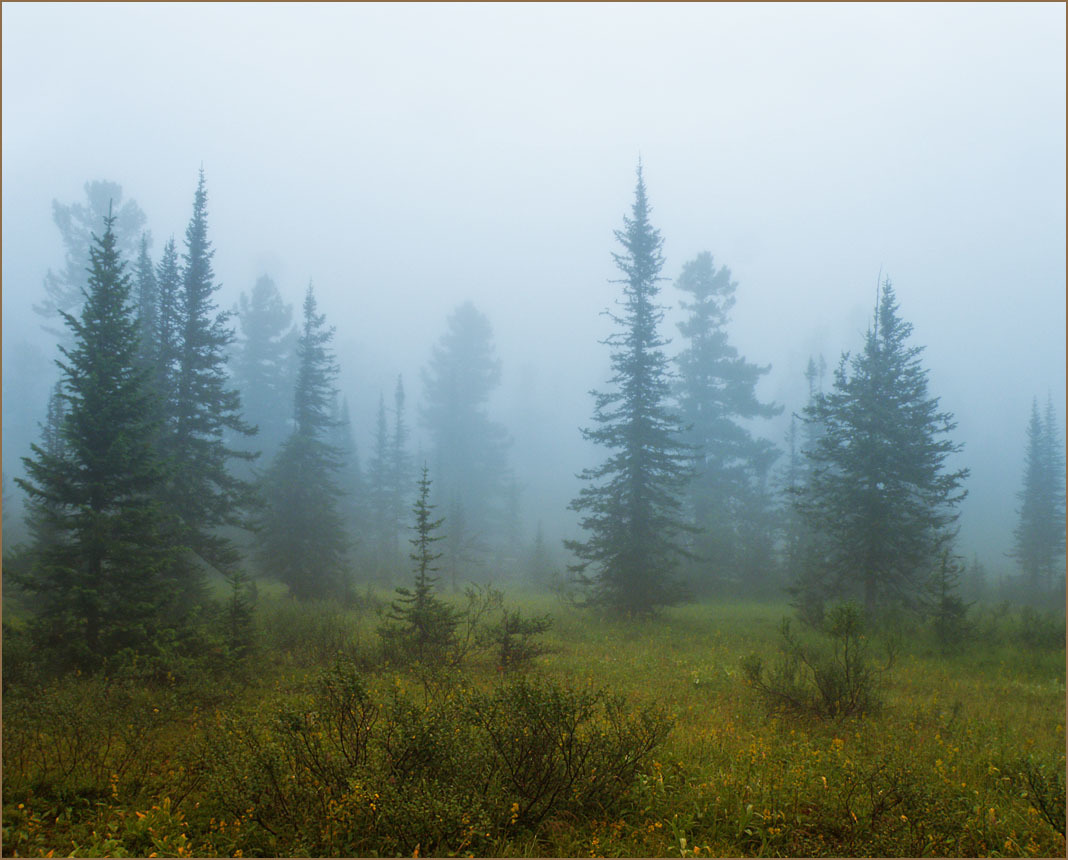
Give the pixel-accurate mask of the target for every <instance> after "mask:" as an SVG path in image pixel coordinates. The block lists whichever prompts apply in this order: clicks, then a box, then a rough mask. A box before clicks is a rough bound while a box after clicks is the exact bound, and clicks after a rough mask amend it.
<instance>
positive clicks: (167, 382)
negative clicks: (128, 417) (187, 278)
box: [152, 236, 182, 435]
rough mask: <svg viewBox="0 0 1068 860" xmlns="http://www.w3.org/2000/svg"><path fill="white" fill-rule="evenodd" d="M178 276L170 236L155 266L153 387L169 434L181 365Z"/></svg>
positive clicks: (180, 290)
mask: <svg viewBox="0 0 1068 860" xmlns="http://www.w3.org/2000/svg"><path fill="white" fill-rule="evenodd" d="M181 332H182V273H181V270H180V269H179V267H178V249H177V247H176V246H175V243H174V237H173V236H172V237H171V238H170V239H169V240H168V241H167V244H166V245H164V246H163V253H162V255H161V256H160V261H159V265H158V266H157V267H156V326H155V347H154V359H155V361H154V364H155V374H154V377H153V382H152V384H153V388H154V389H155V391H156V399H157V400H158V401H159V405H160V410H161V415H162V418H163V431H164V433H165V434H168V435H173V434H174V432H175V419H176V416H177V411H178V404H177V399H178V370H179V365H180V362H181V351H182V348H181V347H182V344H181Z"/></svg>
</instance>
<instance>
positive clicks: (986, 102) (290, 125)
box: [2, 3, 1066, 570]
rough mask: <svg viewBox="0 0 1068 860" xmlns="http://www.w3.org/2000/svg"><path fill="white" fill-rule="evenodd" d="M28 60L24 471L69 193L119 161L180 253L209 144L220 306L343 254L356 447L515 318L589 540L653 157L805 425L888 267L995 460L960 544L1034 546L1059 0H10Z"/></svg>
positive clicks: (48, 373) (687, 255)
mask: <svg viewBox="0 0 1068 860" xmlns="http://www.w3.org/2000/svg"><path fill="white" fill-rule="evenodd" d="M2 62H3V100H2V117H3V130H2V133H3V251H4V253H3V367H4V369H3V383H4V402H3V412H4V414H3V417H4V448H3V466H4V474H5V475H6V476H10V475H12V474H18V473H19V471H20V466H19V458H20V457H21V456H23V455H25V454H27V453H28V443H29V441H32V438H33V431H32V428H33V427H34V426H35V422H37V421H40V420H42V419H43V417H44V409H45V401H46V398H47V393H48V388H49V385H50V384H51V381H52V380H53V379H54V378H55V371H54V370H53V368H52V367H51V366H50V362H51V360H52V359H53V358H54V357H55V356H56V352H55V348H54V345H53V344H54V341H53V339H52V338H50V336H48V335H47V334H45V333H44V332H43V331H41V322H42V321H41V319H40V318H39V317H38V316H37V315H35V314H34V313H33V312H32V309H31V306H32V305H33V304H34V303H36V302H39V301H40V300H41V299H42V297H43V288H42V279H43V277H44V275H45V273H46V271H47V270H48V269H49V268H52V269H59V268H60V267H61V266H62V265H63V248H62V244H61V242H60V238H59V234H58V231H57V230H56V227H55V225H54V224H53V223H52V201H53V200H54V199H55V200H58V201H60V202H62V203H71V202H81V201H83V199H84V194H83V191H82V187H83V185H84V183H85V182H86V181H89V180H98V179H108V180H113V181H115V182H118V183H120V184H121V186H122V189H123V196H124V199H131V198H132V199H134V200H136V201H137V203H138V204H139V205H140V206H141V208H142V209H143V210H144V212H145V214H146V215H147V218H148V227H149V229H150V230H151V232H152V236H153V244H152V247H151V252H152V254H153V258H154V259H158V255H159V252H160V250H161V248H162V246H163V243H164V242H165V241H166V240H167V239H168V238H169V237H170V236H171V235H173V236H174V237H175V238H176V240H177V241H178V242H179V244H180V243H181V239H182V236H183V234H184V230H185V225H186V223H187V222H188V219H189V215H190V206H191V203H192V197H193V192H194V189H195V186H196V182H197V171H198V169H199V168H200V167H201V166H203V168H204V171H205V176H206V179H207V188H208V194H209V200H208V211H209V230H210V238H211V241H212V242H213V244H214V247H215V249H216V254H215V259H214V265H215V272H216V277H217V280H218V281H219V282H221V284H222V290H221V292H220V294H219V304H220V305H221V306H222V307H230V306H232V305H234V304H235V303H236V302H237V299H238V296H239V295H240V294H241V292H246V293H247V292H249V291H250V290H251V288H252V286H253V284H254V283H255V281H256V278H257V277H258V276H259V275H261V274H269V275H271V276H272V277H273V278H274V279H275V280H276V282H277V283H278V285H279V288H280V289H281V291H282V293H283V295H284V296H285V298H286V300H287V301H288V302H291V303H292V304H293V305H294V308H295V309H296V310H299V303H300V301H301V298H302V296H303V291H304V289H305V288H306V286H307V284H308V283H309V281H311V282H314V284H315V288H316V293H317V296H318V299H319V304H320V309H321V310H322V311H323V312H324V313H325V314H326V318H327V321H328V323H330V324H331V325H334V326H336V329H337V340H336V348H337V357H338V360H339V362H340V365H341V369H342V379H341V389H342V393H343V394H344V395H345V396H346V397H347V399H348V401H349V404H350V407H351V409H352V417H353V425H354V434H355V438H356V442H357V445H358V446H359V449H360V453H361V457H365V456H366V452H367V451H368V450H369V449H370V446H371V440H372V432H373V425H374V417H375V411H376V409H377V406H378V401H379V396H380V394H384V395H385V396H386V398H387V400H388V399H389V398H390V396H391V393H392V390H393V385H394V382H395V379H396V377H397V375H398V374H403V377H404V380H405V385H406V387H407V390H408V396H409V408H410V413H409V415H410V418H411V421H412V424H413V432H414V440H413V441H414V444H413V451H414V450H415V449H416V447H418V446H419V445H423V446H425V445H426V439H425V433H424V432H423V430H422V429H421V428H420V426H419V424H418V422H417V421H416V416H417V414H418V405H419V403H420V402H421V401H422V399H423V388H422V382H421V379H420V370H421V368H423V367H424V366H425V365H426V364H427V362H428V360H429V358H430V352H431V347H432V345H433V344H434V343H435V342H436V341H437V340H438V339H439V338H440V337H441V335H442V334H443V333H444V331H445V326H446V319H447V317H448V315H449V314H450V312H451V311H452V310H453V309H454V308H456V307H457V306H458V305H459V304H461V303H462V302H464V301H468V300H470V301H472V302H473V303H474V304H475V305H476V307H477V308H478V309H479V310H480V311H481V312H482V313H484V314H485V315H486V317H488V319H489V321H490V323H491V324H492V326H493V332H494V340H495V344H496V349H497V353H498V355H499V356H500V359H501V367H502V379H501V385H500V387H499V389H498V390H497V391H496V393H495V399H494V402H493V404H492V405H491V410H490V411H491V414H492V416H493V417H494V418H495V419H496V420H498V421H500V422H502V423H503V424H505V425H506V427H507V428H508V430H509V433H510V434H511V437H512V439H513V443H512V445H511V448H510V450H509V460H510V463H511V465H512V468H513V469H514V471H515V473H516V477H517V479H518V481H519V483H520V484H521V485H522V486H523V487H524V492H523V496H522V515H523V523H524V528H525V530H526V536H527V538H528V539H529V538H530V537H531V536H532V535H533V532H534V528H535V525H536V523H537V522H538V521H539V520H540V521H542V522H543V523H544V527H545V531H546V536H547V537H548V538H551V539H552V540H553V542H554V544H556V545H558V543H557V542H558V541H559V539H560V538H561V537H564V536H568V535H572V534H574V532H575V526H574V515H573V514H571V513H570V512H568V511H567V505H568V502H569V501H570V500H571V499H572V498H574V495H575V493H576V491H577V488H578V481H577V480H576V479H575V477H574V476H575V473H576V472H578V471H579V470H580V469H582V468H584V467H586V466H589V465H592V464H593V463H594V462H595V461H596V460H597V459H598V458H599V456H600V455H599V453H598V452H597V451H596V450H595V449H593V448H592V447H591V446H590V445H588V444H587V443H585V442H583V440H582V438H581V435H580V432H579V428H580V427H582V426H588V424H589V422H590V415H591V411H592V406H593V404H592V399H591V397H590V395H589V391H590V390H591V389H595V388H603V387H604V385H605V382H606V379H607V376H608V350H607V349H606V347H605V346H603V345H602V344H601V343H599V341H600V340H602V339H604V338H605V337H606V336H607V335H608V334H609V333H610V331H611V323H610V321H609V320H608V319H607V318H606V317H605V316H603V315H602V313H601V312H602V311H603V310H605V309H606V308H609V307H611V306H612V304H613V302H614V301H615V299H616V298H617V297H618V294H619V286H618V284H615V283H612V280H613V279H616V278H617V277H618V273H617V271H616V269H615V267H614V265H613V260H612V256H611V254H612V252H613V251H616V250H618V247H617V245H616V243H615V240H614V239H613V231H614V230H616V229H618V228H620V227H621V225H622V216H623V214H624V213H625V212H628V211H629V207H630V205H631V202H632V199H633V190H634V171H635V167H636V164H637V162H638V159H639V157H640V158H641V160H642V164H643V167H644V171H645V180H646V182H647V185H648V190H649V197H650V201H651V204H652V207H653V214H652V221H653V223H654V225H655V226H656V227H657V228H658V229H659V230H660V231H661V233H662V235H663V237H664V240H665V242H664V256H665V258H666V261H667V262H666V266H665V268H664V274H665V275H666V276H667V277H668V278H669V279H671V280H672V281H673V280H674V279H675V278H676V277H677V275H678V273H679V271H680V270H681V268H682V265H683V263H685V262H686V261H688V260H690V259H692V258H693V257H694V256H695V255H696V254H698V253H699V252H701V251H705V250H707V251H710V252H711V253H712V254H713V255H714V256H715V259H716V262H717V264H719V265H727V266H729V267H730V268H731V271H732V273H733V276H734V279H735V280H736V281H737V282H738V285H739V286H738V291H737V304H736V306H735V308H734V310H733V312H732V323H731V326H730V329H729V332H730V337H731V340H732V342H733V343H734V344H735V345H736V346H737V348H738V350H739V352H740V353H741V354H742V355H744V356H745V357H746V358H747V359H748V360H750V361H753V362H756V363H759V364H770V365H771V366H772V370H771V372H770V373H769V374H768V375H767V376H766V377H764V379H763V380H762V382H761V385H760V389H759V391H760V394H761V396H762V397H763V399H764V400H773V401H775V402H777V403H779V404H781V405H783V406H784V407H785V409H784V412H783V413H782V415H781V416H780V417H779V418H778V419H775V420H772V421H766V422H758V423H756V424H754V430H755V432H757V433H758V434H759V435H761V436H765V437H766V438H768V439H770V440H771V441H773V442H775V443H776V444H778V445H780V446H783V445H784V435H785V433H786V429H787V426H788V423H789V416H790V414H791V412H795V411H798V410H800V409H801V408H802V406H803V405H804V399H805V393H806V390H807V389H806V385H805V380H804V378H803V376H802V373H803V370H804V367H805V364H806V362H807V361H808V359H809V357H810V356H813V355H819V354H822V355H824V357H825V358H826V360H827V362H828V364H829V365H831V366H833V365H834V364H835V363H836V362H837V359H838V357H839V355H840V353H841V352H842V351H844V350H856V349H858V348H859V347H860V346H861V343H862V337H863V333H864V331H865V329H866V327H867V325H868V322H869V320H870V318H871V314H872V311H873V308H874V305H875V300H876V284H877V282H878V281H879V279H880V277H887V276H888V277H889V278H890V279H891V280H892V281H893V284H894V287H895V289H896V291H897V295H898V299H899V301H900V306H901V313H902V316H903V317H904V318H905V319H906V320H908V321H909V322H911V323H912V324H913V325H914V333H913V342H914V343H916V344H919V345H923V346H925V347H926V351H925V353H924V362H925V366H926V367H927V368H928V369H929V370H930V387H931V392H932V393H933V394H935V395H938V396H940V397H941V399H942V406H943V407H944V408H945V409H947V410H949V411H951V412H953V413H954V414H955V415H956V417H957V419H958V422H959V423H958V427H957V429H956V431H955V433H954V438H955V439H956V440H958V441H960V442H963V443H964V446H965V447H964V451H963V452H962V453H961V454H960V455H959V456H958V457H957V460H956V461H955V462H956V463H957V464H958V465H959V464H963V465H966V466H968V467H970V469H971V476H970V478H969V479H968V481H967V483H966V487H967V489H968V491H969V496H968V498H967V499H966V500H965V502H964V504H963V505H962V508H961V536H960V545H959V549H960V550H961V551H962V552H963V553H964V554H966V555H967V556H968V557H970V556H971V555H972V553H978V554H979V556H980V557H981V558H983V559H984V561H985V562H986V563H987V564H988V565H989V567H990V568H991V569H992V570H999V569H1001V568H1002V567H1007V568H1011V565H1012V562H1011V561H1009V560H1007V559H1006V558H1005V554H1006V553H1007V552H1008V551H1009V548H1010V545H1011V540H1012V530H1013V527H1014V524H1015V510H1016V507H1017V502H1016V498H1015V494H1016V493H1017V491H1018V490H1019V489H1020V482H1021V473H1022V467H1023V452H1024V443H1025V430H1026V426H1027V420H1028V416H1029V410H1030V406H1031V401H1032V398H1033V397H1035V396H1037V397H1038V398H1039V400H1040V402H1044V401H1045V398H1046V396H1047V393H1049V394H1050V395H1051V397H1052V402H1053V405H1054V408H1055V410H1056V413H1057V416H1058V421H1059V422H1060V423H1061V427H1063V420H1064V414H1065V394H1064V392H1065V233H1066V225H1065V9H1064V6H1063V4H1035V5H1025V4H1011V5H1000V4H979V5H971V4H946V5H941V4H919V5H911V4H909V5H906V4H886V5H869V4H864V5H856V6H854V5H844V4H828V5H819V4H816V5H804V4H797V5H795V4H789V5H779V4H771V5H763V4H748V3H747V4H740V5H737V6H735V5H728V4H707V5H706V4H680V5H662V4H656V5H644V4H641V5H639V4H623V5H613V4H589V5H586V4H575V5H556V4H531V5H485V4H477V5H445V4H443V5H437V4H434V5H421V4H420V5H411V6H409V5H400V4H385V5H365V4H358V5H351V6H350V5H343V4H325V5H312V4H300V5H299V6H297V5H290V4H267V5H250V4H235V5H226V4H219V5H216V4H189V5H187V4H176V5H169V4H143V5H140V4H116V5H46V4H17V5H11V4H5V5H4V7H3V59H2ZM678 298H679V293H678V292H677V291H676V290H675V289H674V287H673V286H672V285H671V283H670V281H669V282H666V283H665V284H664V285H663V291H662V293H661V299H662V301H663V303H664V304H665V305H667V306H669V308H671V309H670V310H669V312H668V315H667V319H666V321H665V329H664V334H666V335H667V336H669V337H674V336H676V334H677V332H676V329H675V322H676V321H677V320H678V319H679V318H680V315H679V313H678V312H677V311H676V310H675V307H676V306H677V303H678ZM676 346H677V344H676ZM672 348H674V347H669V349H672ZM34 350H37V352H35V351H34ZM27 428H30V429H27ZM16 492H17V491H15V490H13V488H12V487H11V482H10V480H8V481H7V482H6V492H5V496H13V495H15V494H16ZM6 501H7V498H5V502H6Z"/></svg>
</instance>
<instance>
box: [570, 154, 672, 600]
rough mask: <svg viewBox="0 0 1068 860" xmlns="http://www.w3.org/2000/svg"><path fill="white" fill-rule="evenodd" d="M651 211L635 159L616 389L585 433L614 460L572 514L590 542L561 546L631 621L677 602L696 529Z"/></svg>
mask: <svg viewBox="0 0 1068 860" xmlns="http://www.w3.org/2000/svg"><path fill="white" fill-rule="evenodd" d="M649 212H650V210H649V203H648V199H647V197H646V191H645V181H644V179H643V176H642V168H641V163H640V162H639V165H638V179H637V187H636V188H635V194H634V205H633V208H632V214H631V216H630V217H627V216H624V219H623V223H624V229H623V230H617V231H616V233H615V236H616V239H617V240H618V241H619V242H620V244H621V245H622V246H623V253H620V254H613V257H614V259H615V262H616V265H617V267H618V268H619V269H620V271H621V272H622V273H623V275H624V276H625V277H624V279H623V280H622V281H621V283H622V284H623V299H622V301H621V303H620V304H621V305H622V308H623V310H622V313H621V314H619V315H617V314H614V313H610V312H609V314H608V315H609V316H610V317H611V318H612V320H613V321H614V322H615V323H616V325H617V326H618V327H619V329H620V330H619V331H617V332H616V333H614V334H613V335H611V336H610V337H609V338H608V340H607V343H608V345H609V346H611V348H612V353H611V366H612V371H613V375H612V377H611V379H610V384H611V385H612V387H613V388H612V390H610V391H607V392H601V393H598V392H594V396H595V398H596V399H595V406H594V415H593V418H594V421H595V422H596V423H597V425H599V426H597V427H594V428H593V429H584V430H583V431H582V435H583V437H584V438H586V439H587V440H589V441H592V442H594V443H596V444H598V445H601V446H603V447H605V448H608V449H609V450H610V451H611V452H613V453H611V454H610V456H609V457H608V459H607V460H605V461H604V462H603V463H602V464H601V465H600V466H597V467H595V468H591V469H585V470H583V472H581V473H580V475H579V477H580V478H581V479H582V480H583V481H586V482H588V486H585V487H583V488H582V489H581V490H580V492H579V495H578V497H577V498H576V499H575V500H574V501H572V502H571V505H570V508H571V510H574V511H577V512H578V513H579V514H581V515H582V516H581V519H580V524H581V526H582V528H583V529H584V530H585V531H586V532H587V534H588V536H587V538H586V540H584V541H578V540H569V541H565V546H567V548H568V549H569V550H571V552H573V553H574V554H575V556H576V557H577V558H578V562H577V563H576V564H574V565H572V567H571V570H572V572H573V573H574V574H575V575H576V576H577V578H578V579H579V581H580V582H583V583H585V584H588V585H590V586H592V587H593V591H592V593H591V599H592V600H594V601H596V602H599V603H602V604H604V605H607V606H609V607H611V608H612V609H614V610H617V611H619V612H622V613H625V614H629V615H647V614H650V613H652V612H655V611H656V609H657V608H658V607H660V606H663V605H666V604H669V603H672V602H674V601H676V600H677V599H678V597H679V596H680V592H679V590H678V588H677V585H676V581H675V570H676V568H677V566H678V563H679V560H680V559H681V558H682V557H683V556H685V555H686V549H685V546H684V538H685V537H687V536H688V532H689V531H690V529H689V528H688V527H687V525H686V524H685V523H684V522H683V517H682V513H681V495H682V493H683V491H684V490H685V488H686V486H687V484H688V482H689V481H690V478H691V474H692V472H691V469H690V460H691V458H692V452H691V450H690V449H689V448H688V447H687V446H686V445H685V444H684V443H683V442H682V441H681V439H680V435H681V429H680V424H679V419H678V417H677V416H676V415H674V414H673V413H672V412H671V411H670V410H669V408H668V405H667V404H668V399H669V397H670V395H671V384H672V377H671V369H670V362H669V359H668V357H667V355H666V354H665V353H664V349H663V348H664V346H665V344H666V341H665V340H664V339H663V338H662V337H661V336H660V334H659V333H658V331H657V327H658V325H659V324H660V322H661V321H662V319H663V315H664V312H663V309H662V307H661V306H660V305H657V304H656V297H657V294H658V293H659V291H660V288H659V287H658V282H659V281H661V280H663V278H661V277H660V270H661V269H662V268H663V265H664V261H663V257H662V256H661V253H660V249H661V245H662V243H663V240H662V239H661V238H660V234H659V232H658V231H657V230H656V229H654V228H653V226H652V224H651V223H650V222H649Z"/></svg>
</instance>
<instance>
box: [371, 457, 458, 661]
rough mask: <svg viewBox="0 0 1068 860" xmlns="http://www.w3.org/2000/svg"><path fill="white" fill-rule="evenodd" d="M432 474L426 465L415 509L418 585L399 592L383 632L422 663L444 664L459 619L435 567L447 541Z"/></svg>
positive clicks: (414, 552)
mask: <svg viewBox="0 0 1068 860" xmlns="http://www.w3.org/2000/svg"><path fill="white" fill-rule="evenodd" d="M430 484H431V481H430V470H429V469H428V468H427V466H426V464H425V463H424V464H423V469H422V473H421V475H420V478H419V483H418V487H419V493H418V495H417V496H416V500H415V504H414V505H413V506H412V516H413V519H414V523H413V524H412V531H413V532H414V533H415V534H414V536H413V537H412V538H411V539H410V540H409V543H411V545H412V552H411V554H410V556H409V558H411V560H412V563H413V567H414V571H415V581H414V582H413V585H412V588H398V589H397V599H396V600H395V601H393V603H392V605H391V606H390V611H389V613H388V615H387V618H388V619H389V621H390V622H392V623H387V624H386V625H385V626H383V627H382V628H381V630H380V633H381V634H382V637H383V638H384V639H385V640H386V641H387V642H390V643H391V644H393V645H394V646H395V647H398V648H399V649H400V650H402V651H403V652H404V653H405V655H406V656H407V657H409V659H412V660H415V661H416V662H418V663H440V662H443V661H444V660H445V659H446V658H447V656H448V651H449V648H450V647H451V646H452V645H453V644H454V642H455V639H456V627H457V625H458V624H459V621H460V619H459V616H458V615H457V613H456V612H455V610H453V609H452V607H450V606H449V605H448V604H446V603H445V602H443V601H442V600H441V598H439V597H438V596H437V593H436V592H437V579H438V578H437V577H436V576H434V575H433V574H434V573H436V572H437V570H438V568H437V567H436V566H435V563H436V562H437V561H438V560H439V559H440V558H441V553H439V552H435V550H434V544H435V543H437V542H438V541H440V540H443V539H444V535H441V534H439V533H438V532H439V530H440V529H441V525H442V523H443V522H444V521H445V520H444V519H443V518H438V519H434V515H433V512H434V508H435V505H432V504H430Z"/></svg>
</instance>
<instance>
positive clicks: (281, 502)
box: [261, 286, 347, 599]
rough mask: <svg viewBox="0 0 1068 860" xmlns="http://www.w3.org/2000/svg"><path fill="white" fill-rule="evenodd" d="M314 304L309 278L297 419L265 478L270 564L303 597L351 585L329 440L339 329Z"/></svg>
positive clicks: (265, 547) (266, 561) (265, 550)
mask: <svg viewBox="0 0 1068 860" xmlns="http://www.w3.org/2000/svg"><path fill="white" fill-rule="evenodd" d="M317 310H318V309H317V305H316V302H315V293H314V291H313V289H312V287H311V286H309V287H308V292H307V294H306V295H305V298H304V322H303V325H302V328H301V334H300V339H299V340H298V342H297V361H298V370H297V384H296V391H295V392H294V395H293V424H294V427H293V431H292V433H290V435H289V438H287V439H286V441H285V442H284V443H283V445H282V449H281V451H279V453H278V456H277V457H276V458H275V461H274V464H273V465H272V467H271V469H270V472H269V474H268V475H267V477H266V480H265V495H266V498H267V511H266V515H265V518H264V524H263V525H264V527H263V529H262V537H261V546H262V553H261V560H262V564H263V567H264V569H265V571H266V572H267V573H268V574H269V575H271V576H273V577H275V578H277V579H280V580H281V581H282V582H284V583H285V584H286V586H287V587H288V588H289V593H290V594H291V595H293V596H294V597H297V598H301V599H306V598H328V597H340V596H342V595H343V594H344V592H345V589H346V587H347V580H346V555H345V554H346V546H347V541H346V538H345V527H344V523H343V522H342V519H341V515H340V512H339V509H338V500H339V498H340V496H341V490H340V488H339V487H338V484H337V475H338V472H339V470H340V468H341V465H342V464H341V455H340V452H339V451H338V449H337V448H336V447H335V446H334V445H332V444H330V439H331V437H332V434H333V431H334V430H335V429H336V427H335V419H334V403H335V400H336V397H337V389H336V387H335V381H336V380H337V376H338V373H339V368H338V364H337V362H336V361H335V359H334V354H333V350H332V349H331V347H330V342H331V340H333V337H334V329H333V328H329V327H327V325H326V317H325V316H324V315H323V314H320V313H318V312H317Z"/></svg>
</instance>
